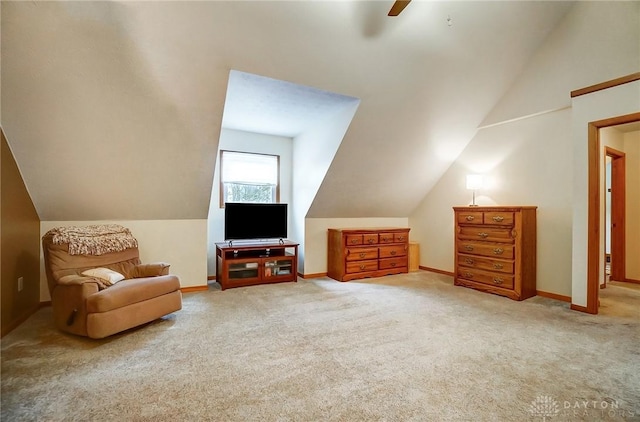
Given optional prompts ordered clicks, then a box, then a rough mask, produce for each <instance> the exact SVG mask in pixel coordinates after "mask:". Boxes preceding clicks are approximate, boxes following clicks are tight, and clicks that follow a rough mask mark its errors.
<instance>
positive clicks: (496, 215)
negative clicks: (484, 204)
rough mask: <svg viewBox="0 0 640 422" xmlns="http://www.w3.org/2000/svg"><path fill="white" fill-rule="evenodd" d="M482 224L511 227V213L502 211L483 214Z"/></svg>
mask: <svg viewBox="0 0 640 422" xmlns="http://www.w3.org/2000/svg"><path fill="white" fill-rule="evenodd" d="M484 224H499V225H501V226H513V213H512V212H502V211H487V212H485V213H484Z"/></svg>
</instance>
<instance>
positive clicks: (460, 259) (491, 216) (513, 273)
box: [453, 206, 537, 300]
mask: <svg viewBox="0 0 640 422" xmlns="http://www.w3.org/2000/svg"><path fill="white" fill-rule="evenodd" d="M453 209H454V212H455V278H454V284H455V285H456V286H465V287H471V288H474V289H477V290H482V291H485V292H490V293H495V294H498V295H502V296H506V297H509V298H511V299H514V300H523V299H527V298H529V297H532V296H535V295H536V209H537V207H524V206H518V207H516V206H514V207H482V206H480V207H454V208H453Z"/></svg>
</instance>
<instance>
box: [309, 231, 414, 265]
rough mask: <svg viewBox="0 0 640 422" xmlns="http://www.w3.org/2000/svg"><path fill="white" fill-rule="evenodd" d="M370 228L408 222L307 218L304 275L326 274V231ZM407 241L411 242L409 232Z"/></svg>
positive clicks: (411, 236) (411, 235)
mask: <svg viewBox="0 0 640 422" xmlns="http://www.w3.org/2000/svg"><path fill="white" fill-rule="evenodd" d="M370 227H409V221H408V219H407V218H307V220H306V225H305V249H306V258H305V267H304V274H322V273H326V272H327V247H328V242H327V241H328V232H327V230H328V229H330V228H332V229H343V228H370ZM409 239H410V240H413V233H412V232H411V231H410V232H409Z"/></svg>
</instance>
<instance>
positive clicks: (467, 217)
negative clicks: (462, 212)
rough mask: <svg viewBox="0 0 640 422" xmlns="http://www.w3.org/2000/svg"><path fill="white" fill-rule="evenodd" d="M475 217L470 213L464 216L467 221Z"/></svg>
mask: <svg viewBox="0 0 640 422" xmlns="http://www.w3.org/2000/svg"><path fill="white" fill-rule="evenodd" d="M475 219H476V218H475V217H474V216H472V215H468V216H466V217H465V220H467V221H473V220H475Z"/></svg>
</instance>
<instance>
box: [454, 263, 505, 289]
mask: <svg viewBox="0 0 640 422" xmlns="http://www.w3.org/2000/svg"><path fill="white" fill-rule="evenodd" d="M458 277H461V278H464V279H466V280H471V281H477V282H479V283H483V284H488V285H491V286H497V287H503V288H505V289H513V276H511V275H506V274H492V273H489V272H483V271H479V270H474V269H473V268H463V267H460V268H458Z"/></svg>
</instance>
